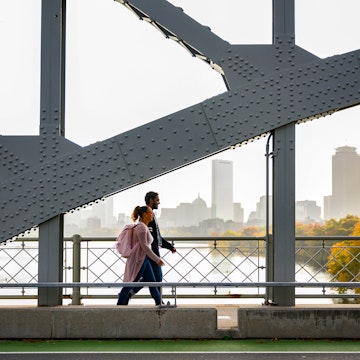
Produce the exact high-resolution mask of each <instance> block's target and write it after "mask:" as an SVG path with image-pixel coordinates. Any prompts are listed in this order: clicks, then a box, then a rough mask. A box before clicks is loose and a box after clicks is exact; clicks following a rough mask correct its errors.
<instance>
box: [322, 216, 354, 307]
mask: <svg viewBox="0 0 360 360" xmlns="http://www.w3.org/2000/svg"><path fill="white" fill-rule="evenodd" d="M356 218H357V217H351V215H348V216H347V217H346V218H345V220H344V219H340V220H339V222H341V220H344V221H342V225H344V224H346V219H347V220H348V223H347V225H349V223H353V226H352V232H351V233H350V234H341V235H352V236H360V220H359V218H357V219H358V221H357V222H355V223H354V221H355V220H356ZM332 223H334V221H332ZM332 225H336V224H332ZM348 229H349V227H348V226H344V227H343V228H340V230H339V231H341V232H348V231H347V230H348ZM328 260H329V261H328V264H327V271H328V272H329V273H330V274H332V275H333V280H334V281H339V282H359V281H360V240H353V239H349V240H345V241H341V242H337V243H335V244H333V245H332V247H331V251H330V255H329V258H328ZM350 289H351V288H350ZM352 289H353V290H354V293H355V294H360V288H352ZM346 292H347V289H346V288H340V289H339V293H343V294H344V293H346ZM356 302H357V303H360V299H359V298H357V300H356Z"/></svg>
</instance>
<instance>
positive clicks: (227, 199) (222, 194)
mask: <svg viewBox="0 0 360 360" xmlns="http://www.w3.org/2000/svg"><path fill="white" fill-rule="evenodd" d="M211 189H212V191H211V216H212V217H213V218H219V219H223V220H225V221H226V220H233V219H234V206H233V162H232V161H229V160H213V161H212V183H211Z"/></svg>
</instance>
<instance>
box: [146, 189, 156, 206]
mask: <svg viewBox="0 0 360 360" xmlns="http://www.w3.org/2000/svg"><path fill="white" fill-rule="evenodd" d="M157 196H159V194H158V193H157V192H155V191H149V192H147V193H146V195H145V204H146V205H149V204H150V200H151V199H153V200H154V199H155V198H156V197H157Z"/></svg>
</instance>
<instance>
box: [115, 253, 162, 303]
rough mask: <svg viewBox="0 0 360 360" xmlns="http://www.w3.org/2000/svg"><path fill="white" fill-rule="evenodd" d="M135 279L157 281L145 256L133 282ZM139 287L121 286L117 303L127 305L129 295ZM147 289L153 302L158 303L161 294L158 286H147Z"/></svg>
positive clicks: (138, 289)
mask: <svg viewBox="0 0 360 360" xmlns="http://www.w3.org/2000/svg"><path fill="white" fill-rule="evenodd" d="M158 267H159V268H160V266H158ZM160 270H161V268H160ZM137 281H146V282H156V281H158V280H156V278H155V275H154V271H153V268H152V266H151V263H150V260H149V258H148V257H147V256H146V257H145V260H144V262H143V264H142V266H141V268H140V271H139V273H138V274H137V276H136V278H135V280H134V282H137ZM141 288H142V287H138V286H136V287H133V288H132V287H123V288H122V290H121V291H120V293H119V298H118V302H117V305H127V304H128V303H129V300H130V298H131V296H132V295H134V294H136V293H137V292H138V291H140V289H141ZM149 290H150V294H151V296H152V298H153V299H154V301H155V304H156V305H160V302H161V296H160V291H159V288H157V287H149Z"/></svg>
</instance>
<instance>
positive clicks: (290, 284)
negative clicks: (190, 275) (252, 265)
mask: <svg viewBox="0 0 360 360" xmlns="http://www.w3.org/2000/svg"><path fill="white" fill-rule="evenodd" d="M159 284H161V287H234V288H235V287H247V288H252V287H344V288H345V287H353V288H355V287H356V288H360V282H316V283H310V282H286V281H280V282H279V281H271V282H242V283H238V282H231V283H223V282H206V283H204V282H186V283H185V282H184V283H182V282H162V283H159V282H145V281H144V282H122V283H88V282H82V283H79V282H70V283H63V282H44V283H0V288H18V287H24V288H40V287H51V288H54V287H56V288H73V287H78V288H79V287H94V288H96V287H106V288H111V287H119V286H120V287H133V286H137V287H139V286H141V287H158V286H159ZM352 296H354V295H352Z"/></svg>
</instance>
